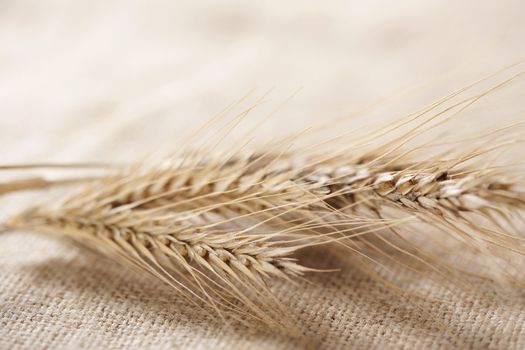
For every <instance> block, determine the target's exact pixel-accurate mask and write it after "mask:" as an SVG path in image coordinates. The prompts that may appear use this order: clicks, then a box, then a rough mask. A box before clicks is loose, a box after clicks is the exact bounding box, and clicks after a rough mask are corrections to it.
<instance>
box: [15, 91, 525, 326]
mask: <svg viewBox="0 0 525 350" xmlns="http://www.w3.org/2000/svg"><path fill="white" fill-rule="evenodd" d="M484 94H485V93H482V94H478V95H474V96H472V97H469V98H466V99H463V100H461V101H460V102H458V103H453V104H452V106H450V107H446V106H442V104H441V103H437V104H434V105H432V106H430V107H429V108H426V109H425V110H424V111H423V112H421V113H416V114H415V116H410V117H409V118H407V119H405V120H402V121H401V122H397V123H394V124H393V126H392V127H389V128H387V130H386V131H384V130H383V129H381V130H378V131H376V132H370V133H367V134H366V135H362V136H361V137H356V138H355V139H353V140H354V142H352V143H351V144H345V145H341V142H342V141H346V139H344V140H343V139H338V141H337V143H331V142H324V143H322V144H319V147H316V146H314V145H310V146H311V147H307V148H298V149H293V147H288V144H289V143H290V140H293V139H294V137H289V138H286V139H284V140H286V141H282V142H281V141H278V142H275V143H273V144H267V145H266V146H264V147H259V148H256V150H255V151H253V152H246V151H244V149H243V146H242V147H239V148H237V149H233V150H231V149H228V150H227V151H223V152H217V151H215V148H216V146H217V144H218V141H217V140H211V141H210V140H207V142H206V143H207V145H205V146H202V147H201V148H198V149H196V150H191V149H188V148H187V147H186V148H184V147H181V150H180V151H179V152H177V153H176V154H174V155H173V157H171V158H170V159H168V160H166V161H162V162H158V163H147V162H145V163H143V164H140V163H139V164H136V165H135V166H131V167H127V168H124V169H121V170H120V171H119V172H117V173H112V174H110V175H107V176H102V177H101V178H99V179H95V180H92V181H91V182H90V184H88V185H86V186H85V187H84V188H82V189H80V190H79V191H78V192H75V193H73V194H72V195H70V196H68V197H66V198H65V199H64V200H63V201H62V202H59V203H55V204H54V205H44V206H39V207H35V208H31V209H28V210H26V211H24V212H23V213H21V214H19V215H17V216H15V217H14V218H12V219H11V220H9V221H8V223H7V225H8V227H11V228H24V229H34V230H38V231H43V232H47V233H50V234H59V235H62V236H66V237H69V238H71V239H74V240H76V241H79V242H81V243H83V244H85V245H87V246H89V247H92V248H94V249H96V250H99V251H101V252H103V253H105V254H107V255H109V256H111V257H113V258H115V259H117V260H118V261H120V262H122V263H124V264H127V265H128V266H130V267H132V268H136V269H138V270H140V271H145V272H148V273H150V274H152V275H153V276H156V277H158V278H159V279H160V280H162V281H164V282H165V283H167V284H169V285H170V286H172V287H173V288H174V290H176V291H177V292H178V293H180V295H181V296H182V297H184V298H186V299H187V300H188V302H190V303H193V304H195V305H196V306H199V307H206V308H207V309H209V310H213V311H214V312H216V313H217V314H218V315H220V316H221V317H224V318H227V315H228V317H230V316H231V317H234V318H235V319H239V320H241V321H242V320H256V321H258V322H262V323H264V324H266V325H267V326H269V327H271V328H272V329H278V330H281V331H282V330H283V329H284V330H287V331H288V332H292V333H294V334H296V335H298V336H300V334H299V332H298V331H297V330H296V328H295V327H294V325H293V322H291V321H290V315H289V314H288V313H287V312H286V310H285V308H284V306H282V305H281V303H280V302H279V301H278V300H277V298H276V297H275V296H274V295H273V294H272V290H271V280H272V279H274V278H278V279H283V280H286V281H288V282H290V283H292V282H293V281H294V279H298V278H301V276H302V275H303V274H304V273H306V272H308V271H313V270H314V269H313V268H315V266H313V267H305V266H303V265H302V264H301V263H300V262H299V261H297V260H296V259H295V258H294V253H295V252H296V251H297V250H299V249H302V248H305V247H315V246H317V245H320V244H330V245H332V246H333V247H335V248H337V250H336V249H334V254H339V253H340V249H339V248H343V249H344V250H343V251H344V254H346V255H347V256H349V255H355V256H359V257H362V258H363V259H364V260H363V261H364V264H365V265H364V266H365V268H369V265H370V264H376V263H378V264H379V266H381V262H380V261H379V260H378V259H377V258H381V259H387V260H388V261H389V262H394V263H396V264H400V265H402V266H405V267H406V268H408V269H412V270H414V271H416V272H420V270H421V267H426V268H428V269H431V270H433V271H435V272H436V274H438V275H440V276H444V277H446V278H448V279H451V278H452V277H454V276H455V273H456V272H458V271H459V270H460V268H458V267H457V266H455V265H454V264H453V263H447V262H446V261H445V259H442V257H441V256H439V254H437V255H436V253H433V252H431V251H430V249H426V248H427V247H428V246H433V247H436V246H440V245H441V246H444V244H443V242H444V240H445V237H451V238H452V240H456V241H458V242H459V243H461V244H462V246H463V247H464V248H466V249H468V250H472V251H473V252H474V253H481V254H482V255H483V256H484V257H490V258H494V260H495V261H496V262H497V264H489V267H490V268H492V267H493V266H496V265H498V264H499V265H501V264H503V262H502V261H501V260H504V258H506V256H507V255H508V253H512V252H515V253H517V254H518V255H520V256H522V255H523V254H524V252H525V249H524V247H523V239H522V238H521V237H520V235H519V233H521V232H520V231H519V229H518V228H516V227H515V226H514V222H515V221H514V219H513V218H512V216H515V215H518V213H520V212H521V211H522V210H523V209H524V192H523V187H522V184H523V176H521V175H520V173H519V171H518V172H517V173H516V174H515V176H514V175H511V171H510V169H511V167H509V166H504V167H497V166H492V165H490V164H488V163H487V161H488V159H489V158H488V156H487V155H488V154H490V152H494V151H496V150H498V149H501V147H503V146H504V145H507V144H509V143H508V142H507V143H503V144H502V143H500V141H501V140H500V139H498V138H494V137H492V136H491V135H490V134H487V135H488V136H487V135H485V136H484V137H485V138H484V137H481V138H478V139H479V140H480V141H482V142H481V146H479V145H470V146H469V145H465V144H462V146H461V147H456V148H457V149H460V150H461V152H459V151H454V149H451V150H449V151H447V152H441V153H437V152H433V151H431V149H430V147H429V146H430V145H429V144H426V143H425V144H423V145H421V144H420V145H415V146H414V145H413V144H412V145H411V144H410V142H409V141H411V140H412V139H413V138H415V137H416V136H419V135H421V134H422V133H424V132H426V131H428V130H430V129H431V128H432V126H431V125H430V124H429V123H430V122H432V121H435V120H438V119H439V118H442V119H443V118H444V119H446V118H447V116H446V114H444V113H445V112H447V113H448V112H450V113H455V112H456V111H457V110H463V108H465V106H468V105H470V104H471V103H473V102H474V101H478V100H479V98H480V96H484ZM444 101H446V99H445V100H444ZM436 108H441V110H440V111H436ZM438 121H439V120H438ZM236 122H237V119H235V120H234V122H232V123H231V125H234V124H236ZM411 124H416V125H415V126H413V125H411ZM231 125H228V127H227V128H228V129H230V127H232V126H231ZM406 125H409V126H410V128H409V130H408V131H406V132H404V133H402V134H401V136H399V134H398V135H395V136H394V138H393V139H387V136H389V134H390V133H391V132H395V131H397V129H398V128H399V127H404V126H406ZM412 126H413V127H412ZM501 135H502V136H501V137H502V138H503V139H505V138H504V136H508V133H505V132H503V133H501ZM222 137H224V135H223V136H222ZM383 139H387V140H386V141H385V142H384V141H383ZM216 141H217V142H216ZM374 141H375V142H377V141H379V143H380V144H379V145H372V143H373V142H374ZM489 141H490V142H489ZM507 141H508V139H507ZM513 141H514V142H511V144H519V143H520V141H521V140H520V138H519V137H517V138H514V139H513ZM188 144H189V145H190V146H191V142H188ZM238 144H241V145H244V144H245V143H244V142H238ZM438 146H439V145H438ZM210 149H212V150H213V151H211V150H210ZM418 155H419V157H418ZM475 160H478V162H477V163H476V162H475ZM15 187H16V186H15ZM22 187H23V186H22ZM28 187H31V186H28ZM415 226H416V227H415ZM429 227H430V228H431V229H429ZM412 233H413V234H412ZM445 248H446V247H445ZM461 252H463V251H461ZM494 260H492V261H494ZM500 263H501V264H500ZM511 266H512V265H511ZM498 271H499V272H495V274H494V275H495V277H496V278H497V277H498V276H500V275H501V271H503V275H504V274H505V273H509V272H511V270H510V269H505V268H503V270H498Z"/></svg>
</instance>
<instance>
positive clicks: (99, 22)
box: [0, 0, 525, 349]
mask: <svg viewBox="0 0 525 350" xmlns="http://www.w3.org/2000/svg"><path fill="white" fill-rule="evenodd" d="M524 13H525V5H524V3H523V1H518V0H516V1H512V0H507V1H475V0H472V1H470V0H469V1H452V0H447V1H437V0H436V1H395V2H394V1H385V0H375V1H359V2H358V1H332V2H307V1H273V2H272V1H269V2H266V1H259V2H246V1H229V0H227V1H221V2H218V1H192V2H189V1H188V2H174V1H158V0H155V1H142V2H141V1H75V2H72V1H25V0H16V1H14V0H12V1H9V0H4V1H1V2H0V44H1V45H0V146H1V152H0V162H1V163H13V162H29V161H44V160H53V161H80V160H114V159H117V160H122V159H128V160H129V159H134V158H136V157H137V155H142V154H144V153H148V152H150V151H152V150H156V149H158V148H159V147H160V145H163V146H164V145H169V144H170V143H171V141H172V140H173V139H176V138H177V137H178V136H179V135H181V134H182V133H183V132H185V131H186V130H187V129H188V128H189V127H191V126H194V125H195V124H197V123H199V122H200V121H204V120H205V119H207V118H209V117H210V116H212V115H214V114H215V113H217V112H219V111H220V110H222V109H223V108H224V107H225V106H227V105H228V104H230V103H232V102H233V101H235V100H237V99H239V98H241V97H242V96H244V95H245V94H247V93H248V92H251V94H250V95H249V98H248V102H246V103H247V105H249V104H250V103H254V101H255V100H257V98H259V97H260V96H262V95H264V94H265V93H266V92H268V91H269V90H271V92H270V94H269V96H268V97H267V100H268V103H267V105H265V106H263V107H261V109H260V110H259V111H258V112H256V116H258V117H259V118H261V117H262V118H264V116H265V115H267V114H266V113H268V112H270V111H272V110H273V109H275V108H276V107H278V106H280V105H281V104H282V103H283V102H284V101H287V99H288V98H289V97H290V96H292V95H293V98H292V99H291V100H290V101H288V102H287V103H285V105H284V107H282V108H281V109H279V111H278V113H276V114H275V115H273V117H272V118H271V119H270V120H269V121H268V122H267V123H266V124H265V125H264V126H263V127H261V130H260V133H261V134H269V133H273V132H274V131H275V130H280V131H283V130H286V131H287V130H289V129H297V128H301V127H303V126H308V125H310V124H312V123H316V122H319V121H321V120H326V118H329V117H334V116H341V115H346V114H349V113H352V112H355V111H361V110H367V109H368V108H369V106H370V105H376V104H377V103H380V102H381V101H384V99H385V98H388V101H389V102H388V106H389V108H382V109H380V111H379V113H375V114H374V118H381V117H383V118H387V117H392V115H394V114H395V113H398V112H399V113H400V112H402V111H409V110H411V108H415V107H416V106H419V105H420V104H421V103H423V102H428V101H431V100H432V98H437V97H440V96H442V95H444V94H445V93H446V92H448V91H450V90H451V89H454V88H458V87H461V86H463V85H465V84H466V83H468V82H470V81H472V80H474V79H477V78H479V77H481V76H483V75H485V74H488V73H491V72H493V71H495V70H497V69H499V68H501V67H503V66H505V65H508V64H511V63H514V62H516V61H517V60H519V59H522V58H524V57H525V21H524V20H523V14H524ZM298 89H300V91H299V93H297V94H295V93H296V92H297V90H298ZM523 91H524V90H523V84H522V85H521V86H519V85H518V86H517V87H515V88H514V90H513V92H514V93H515V95H517V96H520V94H521V95H522V93H523ZM496 102H497V101H496ZM506 102H507V100H506V99H503V98H502V100H501V102H500V103H499V104H498V103H495V104H489V105H487V106H489V107H490V108H489V107H487V108H484V109H483V111H484V114H485V117H484V119H483V120H484V121H485V122H486V123H490V122H491V121H492V122H495V123H499V122H500V121H501V118H502V117H508V119H509V120H513V119H515V118H519V117H521V114H520V113H521V112H523V111H524V109H523V107H524V106H523V104H521V106H519V105H516V104H514V103H512V104H509V103H506ZM265 108H266V109H265ZM503 111H504V112H503ZM500 112H501V113H500ZM480 115H481V114H475V113H474V114H472V116H471V117H470V118H481V117H480ZM371 118H372V117H371V116H370V117H368V116H366V115H365V116H363V117H362V119H363V120H369V121H370V120H371ZM478 120H481V119H467V123H470V124H469V125H474V124H477V122H476V121H478ZM240 132H241V133H242V131H240ZM3 176H7V175H5V174H4V175H3ZM31 198H33V197H31V196H7V197H5V198H3V199H2V200H1V201H0V206H1V209H2V212H1V214H0V215H1V216H0V219H1V218H3V217H5V216H7V215H9V214H10V213H12V212H15V211H16V209H17V208H20V207H22V206H23V205H24V204H25V203H27V201H30V200H31ZM305 259H306V261H312V262H314V263H315V264H316V265H321V266H327V267H328V266H330V267H333V266H334V265H337V264H338V263H337V261H335V260H334V259H332V258H330V257H327V256H325V255H323V254H320V255H319V256H309V257H305ZM393 277H394V278H395V279H398V280H399V281H404V280H405V279H406V278H408V277H407V275H404V273H403V271H401V270H400V271H396V273H395V275H394V276H393ZM310 279H311V280H312V281H313V282H314V284H313V285H309V284H300V285H299V286H296V287H291V286H289V285H285V284H279V283H277V284H276V286H275V288H276V293H277V294H278V295H279V297H280V298H281V299H282V300H283V302H284V303H286V304H288V305H289V306H290V309H291V310H292V312H293V314H294V315H297V318H298V319H300V320H302V322H303V324H305V327H306V328H307V334H308V336H309V337H311V338H312V339H315V340H316V342H317V343H316V346H318V347H320V348H358V349H361V348H372V349H382V348H442V349H447V348H451V347H457V346H459V345H463V346H464V347H467V348H478V349H479V348H492V349H505V348H506V349H519V348H523V347H525V329H524V325H525V323H524V322H525V309H524V305H525V304H524V303H523V302H522V301H514V302H511V303H508V304H506V303H502V302H496V301H495V300H496V299H495V300H494V301H493V302H486V301H481V300H479V299H477V297H475V296H469V295H466V294H465V293H464V292H459V291H457V290H456V291H446V290H445V289H444V288H428V286H426V285H424V282H422V281H414V282H413V283H415V286H416V287H418V286H419V287H420V289H421V290H422V291H424V293H428V294H429V295H431V296H439V297H440V298H442V299H447V300H449V301H450V303H449V304H432V303H425V304H424V306H423V307H424V308H425V310H426V311H427V313H422V312H421V310H419V309H415V308H414V307H413V306H412V304H410V303H406V302H403V300H399V297H398V296H397V295H395V294H392V293H391V292H388V291H386V290H385V288H384V287H382V286H380V285H378V284H376V283H374V282H372V281H371V280H369V279H368V278H367V277H366V276H364V275H362V274H361V273H359V272H358V271H354V270H353V269H351V268H346V269H345V270H344V271H342V272H341V273H339V274H332V275H323V276H318V275H315V276H310ZM479 288H480V289H483V288H486V289H487V290H488V289H490V286H488V285H480V287H479ZM520 300H521V299H520ZM428 314H432V315H434V317H435V319H432V318H430V317H428ZM436 320H439V322H438V321H436ZM440 322H441V323H444V324H447V325H448V326H449V328H448V329H449V331H448V333H447V332H444V330H443V329H442V328H443V327H441V326H440ZM296 346H298V345H297V344H294V343H293V342H291V341H289V340H287V339H272V337H271V336H268V335H260V334H259V335H257V334H249V333H247V331H246V330H242V329H234V328H231V327H225V326H221V325H220V324H217V322H214V320H211V319H209V318H207V316H205V315H203V314H202V313H200V312H199V311H196V310H191V308H190V306H189V305H186V304H184V303H183V302H182V301H179V300H177V298H176V297H174V296H173V295H172V294H171V293H170V291H169V290H168V289H167V288H165V287H163V286H162V285H160V284H159V283H157V282H153V283H152V282H150V281H146V280H144V279H141V277H138V276H135V275H134V274H132V273H130V272H127V271H126V270H125V269H121V268H120V267H118V266H114V265H113V264H112V263H111V262H109V261H107V260H105V259H103V258H100V257H98V256H96V255H92V254H91V253H85V252H82V251H77V248H75V247H72V246H71V245H69V244H66V243H64V242H60V241H55V240H51V239H49V238H45V237H42V236H40V235H37V234H34V233H29V232H17V233H11V232H10V233H2V234H0V348H6V349H7V348H18V349H44V348H54V349H73V348H86V349H95V348H100V347H105V348H115V349H121V348H128V349H129V348H154V349H157V348H158V349H168V348H196V349H206V348H224V349H228V348H231V347H234V348H268V347H275V348H287V347H288V348H294V347H296Z"/></svg>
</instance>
